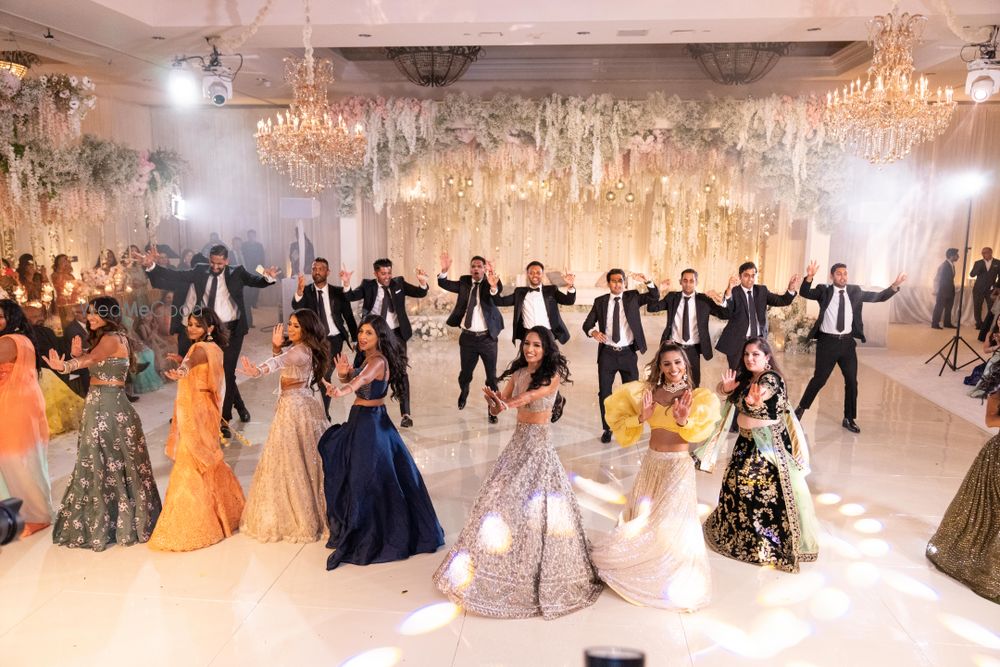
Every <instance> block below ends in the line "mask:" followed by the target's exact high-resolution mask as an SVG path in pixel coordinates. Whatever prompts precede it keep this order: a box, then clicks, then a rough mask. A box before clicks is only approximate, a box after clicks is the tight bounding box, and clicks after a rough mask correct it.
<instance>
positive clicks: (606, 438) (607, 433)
mask: <svg viewBox="0 0 1000 667" xmlns="http://www.w3.org/2000/svg"><path fill="white" fill-rule="evenodd" d="M601 442H603V443H604V444H607V443H609V442H611V429H609V428H606V429H604V433H601Z"/></svg>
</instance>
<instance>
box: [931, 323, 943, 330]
mask: <svg viewBox="0 0 1000 667" xmlns="http://www.w3.org/2000/svg"><path fill="white" fill-rule="evenodd" d="M940 328H941V327H940V326H939V325H937V324H932V325H931V329H940Z"/></svg>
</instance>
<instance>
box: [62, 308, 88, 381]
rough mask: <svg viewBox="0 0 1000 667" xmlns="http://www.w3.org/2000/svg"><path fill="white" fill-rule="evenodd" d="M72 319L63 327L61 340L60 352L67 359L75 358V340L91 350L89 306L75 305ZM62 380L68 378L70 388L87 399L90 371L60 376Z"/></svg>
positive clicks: (84, 348) (78, 371)
mask: <svg viewBox="0 0 1000 667" xmlns="http://www.w3.org/2000/svg"><path fill="white" fill-rule="evenodd" d="M71 312H72V319H71V320H69V321H68V322H66V324H64V325H63V335H62V339H61V340H60V345H59V352H60V354H63V355H65V356H66V358H67V359H69V358H71V357H72V356H73V354H72V352H73V339H74V338H79V339H80V347H81V349H82V350H84V351H86V350H87V349H89V345H88V344H87V340H88V337H89V336H88V333H87V304H85V303H75V304H73V307H72V311H71ZM58 375H59V377H60V378H66V384H68V385H69V386H70V388H71V389H72V390H73V391H74V392H76V393H77V394H79V395H80V396H82V397H84V398H86V397H87V390H88V389H89V388H90V371H89V370H88V369H86V368H81V369H79V370H76V371H73V373H71V374H70V375H63V374H62V373H59V374H58Z"/></svg>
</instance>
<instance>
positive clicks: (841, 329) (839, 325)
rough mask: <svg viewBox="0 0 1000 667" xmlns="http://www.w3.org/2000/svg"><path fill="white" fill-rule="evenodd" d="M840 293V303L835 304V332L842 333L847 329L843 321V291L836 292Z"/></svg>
mask: <svg viewBox="0 0 1000 667" xmlns="http://www.w3.org/2000/svg"><path fill="white" fill-rule="evenodd" d="M838 291H839V292H840V301H839V302H838V304H837V308H838V310H837V332H838V333H844V329H845V328H847V322H846V321H845V319H844V308H845V305H844V290H838Z"/></svg>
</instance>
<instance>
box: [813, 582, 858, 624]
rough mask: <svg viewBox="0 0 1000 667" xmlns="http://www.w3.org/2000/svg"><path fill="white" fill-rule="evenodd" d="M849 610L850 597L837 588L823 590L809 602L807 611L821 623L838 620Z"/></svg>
mask: <svg viewBox="0 0 1000 667" xmlns="http://www.w3.org/2000/svg"><path fill="white" fill-rule="evenodd" d="M850 608H851V598H850V596H849V595H848V594H847V593H845V592H844V591H842V590H840V589H839V588H824V589H823V590H821V591H820V592H818V593H816V595H814V596H813V598H812V600H810V601H809V611H810V612H811V613H812V615H813V616H815V617H816V618H818V619H820V620H823V621H832V620H834V619H837V618H840V617H841V616H843V615H844V614H846V613H847V612H848V610H850Z"/></svg>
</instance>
